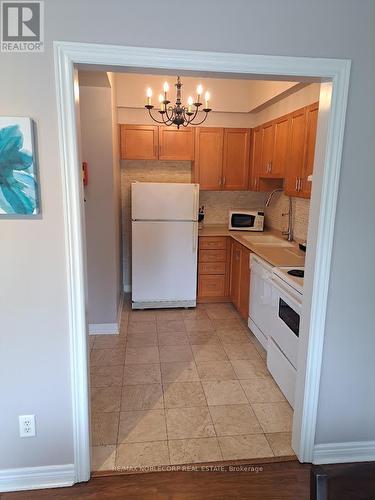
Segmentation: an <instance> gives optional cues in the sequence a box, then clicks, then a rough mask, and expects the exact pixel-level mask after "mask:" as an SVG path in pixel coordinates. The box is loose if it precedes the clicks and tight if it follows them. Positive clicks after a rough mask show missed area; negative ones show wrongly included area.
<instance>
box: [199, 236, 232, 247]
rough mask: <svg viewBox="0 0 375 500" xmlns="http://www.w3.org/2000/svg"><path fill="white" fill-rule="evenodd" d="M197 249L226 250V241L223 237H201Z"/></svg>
mask: <svg viewBox="0 0 375 500" xmlns="http://www.w3.org/2000/svg"><path fill="white" fill-rule="evenodd" d="M199 248H202V249H206V250H207V249H218V250H225V249H226V248H227V239H226V237H225V236H224V237H213V236H201V237H200V238H199Z"/></svg>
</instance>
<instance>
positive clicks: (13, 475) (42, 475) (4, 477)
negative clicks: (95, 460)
mask: <svg viewBox="0 0 375 500" xmlns="http://www.w3.org/2000/svg"><path fill="white" fill-rule="evenodd" d="M74 483H75V471H74V465H73V464H67V465H47V466H44V467H22V468H21V467H20V468H18V469H4V470H0V492H3V493H4V492H7V491H22V490H37V489H41V488H61V487H63V486H72V485H73V484H74Z"/></svg>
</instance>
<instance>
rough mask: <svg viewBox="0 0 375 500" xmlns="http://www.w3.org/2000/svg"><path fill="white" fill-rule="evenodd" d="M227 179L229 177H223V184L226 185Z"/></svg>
mask: <svg viewBox="0 0 375 500" xmlns="http://www.w3.org/2000/svg"><path fill="white" fill-rule="evenodd" d="M226 180H227V178H226V177H223V186H225V183H226Z"/></svg>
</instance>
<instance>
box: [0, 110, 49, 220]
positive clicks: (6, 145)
mask: <svg viewBox="0 0 375 500" xmlns="http://www.w3.org/2000/svg"><path fill="white" fill-rule="evenodd" d="M36 169H37V165H36V154H35V149H34V137H33V122H32V120H31V119H30V118H23V117H21V118H20V117H16V118H13V117H7V116H0V217H1V216H9V215H15V216H17V215H23V216H25V215H26V216H27V215H36V214H38V213H39V211H40V206H39V205H40V204H39V195H38V193H39V190H38V176H37V170H36Z"/></svg>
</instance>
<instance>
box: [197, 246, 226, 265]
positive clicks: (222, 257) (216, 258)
mask: <svg viewBox="0 0 375 500" xmlns="http://www.w3.org/2000/svg"><path fill="white" fill-rule="evenodd" d="M226 260H227V251H226V250H205V249H200V250H199V262H225V261H226Z"/></svg>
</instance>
